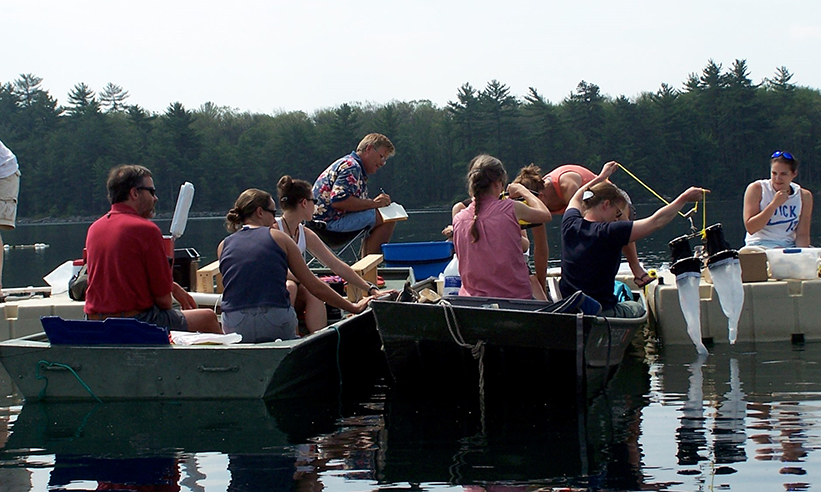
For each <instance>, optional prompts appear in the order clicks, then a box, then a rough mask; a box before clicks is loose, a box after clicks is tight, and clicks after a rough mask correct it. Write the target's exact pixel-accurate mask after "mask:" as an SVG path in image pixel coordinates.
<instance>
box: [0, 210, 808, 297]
mask: <svg viewBox="0 0 821 492" xmlns="http://www.w3.org/2000/svg"><path fill="white" fill-rule="evenodd" d="M709 205H710V210H708V216H707V219H708V222H707V225H710V224H714V223H716V222H721V223H722V225H723V227H724V231H725V237H726V238H727V240H728V241H730V243H731V244H732V245H734V246H737V247H740V246H741V245H742V244H743V241H744V235H743V227H742V226H743V224H742V221H741V205H740V203H736V202H733V203H721V204H715V205H713V204H709ZM654 209H655V206H654V205H653V206H651V205H644V206H639V214H640V215H642V216H644V215H649V214H650V213H652V211H653V210H654ZM817 209H821V207H817ZM818 213H819V214H821V210H818ZM449 222H450V213H449V212H448V211H441V210H440V211H425V212H423V211H416V212H410V218H409V220H407V221H405V222H402V223H400V224H398V225H397V227H396V232H395V237H394V240H395V241H401V242H411V241H438V240H441V239H443V237H442V235H441V230H442V228H443V227H444V226H445V225H446V224H448V223H449ZM702 222H703V221H702V216H701V215H698V216H696V217H695V225H696V226H697V227H699V228H700V227H701V226H702ZM816 223H818V222H816ZM157 224H158V225H159V226H160V229H161V230H162V231H163V232H165V233H168V231H169V228H170V226H171V221H170V219H169V220H158V221H157ZM89 225H90V224H89V223H73V224H54V225H20V226H18V228H17V229H15V230H13V231H3V232H2V237H3V242H4V243H5V244H8V245H11V246H15V247H14V248H13V249H9V250H7V251H6V252H5V256H6V259H5V266H4V268H3V286H5V287H24V286H45V285H46V283H45V282H44V281H43V276H45V275H47V274H48V273H49V272H51V271H52V270H53V269H55V268H57V267H58V266H60V265H61V264H62V263H63V262H65V261H66V260H70V259H75V258H81V257H82V252H83V246H84V244H85V236H86V231H87V230H88V226H89ZM687 232H689V223H688V222H687V221H686V220H684V219H682V218H681V217H678V218H677V219H674V221H673V222H672V223H671V224H670V225H668V226H667V227H665V228H664V229H662V230H661V231H659V232H657V233H656V234H654V235H653V236H650V237H648V238H645V239H644V240H642V241H641V242H640V243H639V255H640V256H641V258H642V260H643V261H644V262H645V263H646V264H647V265H649V266H657V265H659V264H660V263H661V262H663V261H667V260H668V256H669V253H668V250H667V243H668V242H669V241H670V239H672V238H674V237H677V236H680V235H682V234H685V233H687ZM226 234H227V232H226V230H225V227H224V220H223V219H222V218H220V217H215V218H191V219H190V220H189V221H188V225H187V227H186V230H185V234H184V235H183V236H182V237H181V238H180V239H179V240H178V241H177V244H176V247H178V248H194V249H196V250H197V252H199V254H200V262H199V264H200V266H203V265H206V264H208V263H210V262H212V261H214V260H215V259H216V249H217V245H218V244H219V242H220V241H221V240H222V239H223V238H224V237H225V235H226ZM814 239H816V238H814ZM548 241H549V244H550V251H551V255H550V256H551V260H552V261H551V264H556V265H558V258H559V251H560V248H561V238H560V235H559V227H558V220H556V221H555V222H554V224H553V225H551V226H550V227H548ZM816 242H818V241H817V240H816ZM37 243H41V244H45V245H48V247H46V248H42V249H34V248H31V247H22V248H21V246H31V245H34V244H37Z"/></svg>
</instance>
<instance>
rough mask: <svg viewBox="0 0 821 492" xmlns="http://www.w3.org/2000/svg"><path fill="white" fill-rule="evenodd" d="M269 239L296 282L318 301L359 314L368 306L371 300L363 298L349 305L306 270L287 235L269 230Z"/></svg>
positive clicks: (294, 245) (297, 251) (296, 249)
mask: <svg viewBox="0 0 821 492" xmlns="http://www.w3.org/2000/svg"><path fill="white" fill-rule="evenodd" d="M271 237H272V238H274V241H276V243H277V244H278V245H279V247H280V248H282V250H283V251H285V254H286V256H287V257H288V269H289V270H291V272H292V273H293V274H294V276H296V278H297V280H299V282H300V283H301V284H302V285H304V286H305V288H307V289H308V291H309V292H310V293H311V294H313V295H314V296H316V297H317V298H318V299H319V300H321V301H323V302H326V303H328V304H330V305H331V306H334V307H338V308H339V309H344V310H345V311H349V312H351V313H361V312H362V311H364V310H365V308H366V307H367V306H368V303H369V302H370V300H371V298H370V297H365V298H363V299H362V300H361V301H359V302H357V303H356V304H351V303H350V302H349V301H348V300H347V299H345V298H344V297H342V296H340V295H339V294H337V293H336V291H335V290H333V289H332V288H331V286H330V285H328V284H326V283H325V282H323V281H322V280H319V278H317V276H316V275H314V274H313V272H311V270H309V269H308V265H306V264H305V260H304V259H303V258H302V253H300V252H299V247H298V246H297V245H296V243H295V242H294V241H293V240H292V239H291V238H290V237H288V235H287V234H285V233H284V232H282V231H278V230H276V229H271Z"/></svg>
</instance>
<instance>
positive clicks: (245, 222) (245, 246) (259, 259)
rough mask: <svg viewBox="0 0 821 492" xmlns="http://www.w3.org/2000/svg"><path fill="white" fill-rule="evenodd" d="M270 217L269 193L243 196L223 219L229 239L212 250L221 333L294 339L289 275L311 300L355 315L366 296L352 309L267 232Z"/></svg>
mask: <svg viewBox="0 0 821 492" xmlns="http://www.w3.org/2000/svg"><path fill="white" fill-rule="evenodd" d="M275 213H276V205H275V204H274V200H273V199H272V198H271V194H270V193H268V192H265V191H262V190H258V189H256V188H251V189H248V190H245V191H243V192H242V193H241V194H240V195H239V197H238V198H237V201H236V203H235V204H234V207H233V208H232V209H231V210H229V211H228V214H227V215H226V217H225V220H226V228H227V229H228V231H229V232H231V233H232V234H231V235H230V236H228V237H227V238H225V239H224V240H223V241H222V242H221V243H220V245H219V247H218V248H217V255H218V256H219V261H220V273H221V274H222V281H223V285H224V292H223V295H222V323H223V330H224V331H225V332H226V333H239V334H241V335H242V341H243V342H245V343H258V342H270V341H274V340H277V339H282V340H288V339H291V338H296V337H297V317H296V312H295V311H294V309H293V307H292V306H291V302H290V298H289V295H288V290H287V289H286V288H285V281H286V279H287V275H288V271H289V270H290V271H291V272H292V273H293V275H294V276H295V277H296V278H297V279H298V280H299V282H300V283H301V284H302V285H304V286H305V287H306V288H307V289H308V290H309V291H310V292H311V293H312V294H313V295H315V296H316V297H317V298H319V299H321V300H323V301H325V302H327V303H328V304H330V305H332V306H334V307H338V308H340V309H344V310H345V311H349V312H351V313H360V312H362V311H363V310H364V309H365V308H366V307H367V305H368V303H369V302H370V297H366V298H363V299H362V300H361V301H359V302H358V303H356V304H352V303H350V302H348V300H347V299H345V298H343V297H341V296H340V295H339V294H337V293H336V292H335V291H334V290H333V289H332V288H331V287H330V286H329V285H328V284H326V283H325V282H323V281H321V280H320V279H319V278H317V277H316V276H315V275H314V274H313V273H311V271H310V270H309V269H308V266H307V265H306V264H305V261H304V260H303V258H302V254H301V253H300V251H299V247H298V246H297V245H296V243H294V241H293V240H292V239H291V238H290V237H289V236H288V234H286V233H284V232H282V231H279V230H276V229H272V228H271V226H272V225H273V223H274V214H275Z"/></svg>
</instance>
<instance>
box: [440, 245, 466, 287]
mask: <svg viewBox="0 0 821 492" xmlns="http://www.w3.org/2000/svg"><path fill="white" fill-rule="evenodd" d="M443 274H444V276H445V286H444V288H443V289H442V293H443V294H444V295H446V296H458V295H459V289H461V288H462V278H461V277H460V276H459V259H458V258H456V255H453V258H452V259H451V260H450V263H448V266H446V267H445V271H444V272H443Z"/></svg>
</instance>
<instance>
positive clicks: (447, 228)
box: [442, 202, 467, 239]
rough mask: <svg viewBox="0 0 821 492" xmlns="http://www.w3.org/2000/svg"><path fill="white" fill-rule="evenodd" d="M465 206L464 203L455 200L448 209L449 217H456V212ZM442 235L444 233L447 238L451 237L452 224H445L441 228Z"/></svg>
mask: <svg viewBox="0 0 821 492" xmlns="http://www.w3.org/2000/svg"><path fill="white" fill-rule="evenodd" d="M466 208H467V207H466V206H465V204H464V203H462V202H456V204H455V205H453V207H452V208H451V209H450V218H451V219H453V218H454V217H456V214H458V213H459V212H461V211H462V210H464V209H466ZM442 235H444V236H445V237H447V238H448V239H450V238H452V237H453V224H448V225H446V226H445V228H444V229H442Z"/></svg>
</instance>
